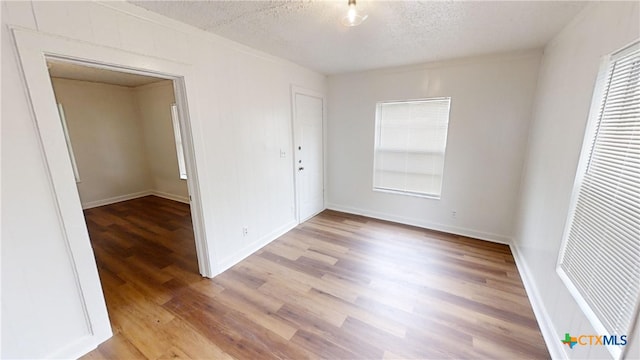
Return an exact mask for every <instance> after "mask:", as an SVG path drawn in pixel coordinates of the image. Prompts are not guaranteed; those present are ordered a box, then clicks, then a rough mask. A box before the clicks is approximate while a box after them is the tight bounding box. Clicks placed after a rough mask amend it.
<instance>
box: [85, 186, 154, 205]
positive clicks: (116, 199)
mask: <svg viewBox="0 0 640 360" xmlns="http://www.w3.org/2000/svg"><path fill="white" fill-rule="evenodd" d="M151 194H152V192H151V190H145V191H139V192H136V193H132V194H125V195H120V196H114V197H111V198H107V199H102V200H95V201H89V202H86V203H83V204H82V208H83V209H91V208H94V207H98V206H104V205H110V204H115V203H118V202H121V201H127V200H132V199H137V198H140V197H143V196H149V195H151Z"/></svg>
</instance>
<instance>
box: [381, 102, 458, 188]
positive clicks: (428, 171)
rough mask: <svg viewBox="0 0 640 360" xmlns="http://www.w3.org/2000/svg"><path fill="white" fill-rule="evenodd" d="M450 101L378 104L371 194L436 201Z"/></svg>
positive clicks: (442, 168) (441, 173) (441, 170)
mask: <svg viewBox="0 0 640 360" xmlns="http://www.w3.org/2000/svg"><path fill="white" fill-rule="evenodd" d="M450 103H451V98H436V99H425V100H413V101H398V102H380V103H378V104H377V107H376V138H375V149H374V174H373V188H374V190H382V191H392V192H399V193H404V194H409V195H418V196H426V197H433V198H440V192H441V188H442V175H443V170H444V155H445V148H446V144H447V129H448V125H449V105H450Z"/></svg>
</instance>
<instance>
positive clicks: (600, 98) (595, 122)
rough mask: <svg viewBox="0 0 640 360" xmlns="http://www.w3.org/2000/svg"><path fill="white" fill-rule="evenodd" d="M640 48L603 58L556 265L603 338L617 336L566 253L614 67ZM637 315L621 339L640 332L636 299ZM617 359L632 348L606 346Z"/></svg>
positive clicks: (639, 45)
mask: <svg viewBox="0 0 640 360" xmlns="http://www.w3.org/2000/svg"><path fill="white" fill-rule="evenodd" d="M639 48H640V40H636V41H634V42H632V43H631V44H629V45H627V46H625V47H623V48H622V49H620V50H618V51H615V52H613V53H611V54H609V55H606V56H604V57H603V59H602V61H601V63H600V67H599V69H598V75H597V78H596V81H595V85H594V90H593V95H592V99H591V106H590V109H589V115H588V119H587V124H586V127H585V131H584V136H583V143H582V148H581V150H580V158H579V161H578V166H577V169H576V175H575V178H574V183H573V187H572V191H571V198H570V202H569V209H568V212H567V216H566V221H565V224H564V230H563V234H562V242H561V245H560V251H559V254H558V258H557V261H556V273H557V274H558V276H559V277H560V279H561V280H562V282H563V283H564V284H565V286H566V287H567V289H568V291H569V293H570V294H571V296H572V297H573V298H574V300H575V301H576V303H577V304H578V307H579V308H580V310H581V311H582V312H583V313H584V315H585V316H586V317H587V320H589V322H590V324H591V325H592V326H593V328H594V330H595V332H596V333H597V334H599V335H613V334H609V333H608V330H607V328H606V326H605V325H604V324H603V322H602V320H601V319H600V317H599V316H598V315H597V314H596V313H595V312H594V310H593V309H592V308H591V305H590V304H589V303H588V302H587V300H586V299H585V297H584V295H583V294H582V292H581V291H580V290H579V289H578V287H577V286H576V285H575V284H574V283H573V281H572V280H571V278H570V277H569V276H568V275H567V273H566V272H565V270H564V269H563V268H562V264H563V260H564V256H565V253H566V252H567V246H568V243H569V236H570V233H571V229H572V224H573V222H574V218H575V215H576V208H577V206H578V199H579V195H580V191H581V188H582V184H584V182H585V178H586V177H587V172H588V170H589V166H590V164H591V158H592V154H593V150H594V148H595V142H596V140H597V134H598V129H599V127H600V123H601V118H600V109H601V108H602V107H603V106H604V103H605V100H607V95H608V94H607V92H608V89H607V83H608V82H609V78H610V77H611V76H613V71H612V70H611V69H610V68H611V66H612V64H613V63H614V62H616V61H617V59H619V58H621V57H623V56H625V55H626V54H628V53H630V52H633V51H636V50H638V49H639ZM634 309H635V310H634V315H632V319H631V323H630V324H629V326H628V328H629V330H628V331H629V332H628V333H627V334H618V335H627V341H630V340H631V339H632V338H633V335H632V333H633V332H635V331H637V329H634V324H635V322H637V319H638V313H639V310H640V299H636V304H635V305H634ZM605 346H606V347H607V349H608V351H609V352H610V354H611V355H612V356H613V358H614V359H620V358H622V357H623V356H624V354H625V352H626V350H627V349H628V348H629V344H627V345H626V346H624V347H622V348H620V347H619V346H615V345H605Z"/></svg>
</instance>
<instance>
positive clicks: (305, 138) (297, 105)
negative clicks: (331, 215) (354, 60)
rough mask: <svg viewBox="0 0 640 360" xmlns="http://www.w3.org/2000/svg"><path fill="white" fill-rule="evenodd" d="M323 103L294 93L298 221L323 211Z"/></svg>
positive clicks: (318, 99)
mask: <svg viewBox="0 0 640 360" xmlns="http://www.w3.org/2000/svg"><path fill="white" fill-rule="evenodd" d="M322 113H323V99H322V97H319V96H311V95H307V94H303V93H300V92H294V121H293V130H294V145H295V148H294V152H295V156H294V161H295V174H296V201H297V210H298V221H299V222H303V221H305V220H307V219H309V218H310V217H312V216H314V215H316V214H318V213H319V212H321V211H322V210H324V166H323V164H324V160H323V128H322V117H323V116H322V115H323V114H322Z"/></svg>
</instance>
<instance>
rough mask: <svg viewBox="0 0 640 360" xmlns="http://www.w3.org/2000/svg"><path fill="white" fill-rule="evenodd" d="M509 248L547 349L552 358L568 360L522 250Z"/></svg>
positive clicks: (511, 246) (514, 246) (513, 246)
mask: <svg viewBox="0 0 640 360" xmlns="http://www.w3.org/2000/svg"><path fill="white" fill-rule="evenodd" d="M509 247H510V248H511V253H512V254H513V258H514V260H515V262H516V268H518V273H520V278H521V279H522V283H523V284H524V288H525V290H526V292H527V297H528V298H529V302H530V303H531V308H532V309H533V314H534V315H535V316H536V320H538V326H539V327H540V332H541V333H542V337H543V338H544V342H545V343H546V344H547V349H548V350H549V354H550V355H551V358H552V359H568V358H569V356H568V354H566V353H565V351H564V348H563V347H562V343H561V342H560V339H561V336H560V335H558V334H557V333H556V331H555V328H554V326H553V321H552V320H551V316H550V315H549V312H548V311H547V308H546V307H545V306H544V303H543V302H542V296H541V295H540V291H539V290H538V287H537V286H536V284H535V282H534V281H533V277H532V276H531V271H530V270H529V266H528V265H527V262H526V261H525V260H524V258H523V257H522V253H521V252H520V250H518V246H516V245H514V244H513V243H512V244H511V245H509Z"/></svg>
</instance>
